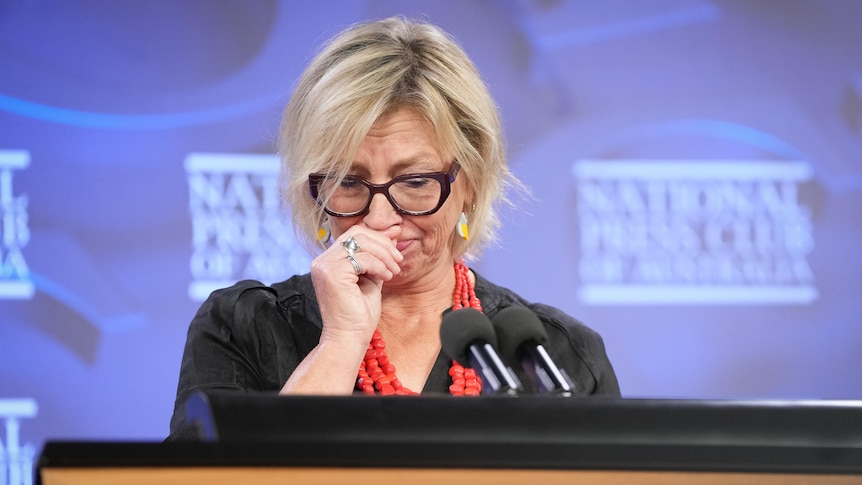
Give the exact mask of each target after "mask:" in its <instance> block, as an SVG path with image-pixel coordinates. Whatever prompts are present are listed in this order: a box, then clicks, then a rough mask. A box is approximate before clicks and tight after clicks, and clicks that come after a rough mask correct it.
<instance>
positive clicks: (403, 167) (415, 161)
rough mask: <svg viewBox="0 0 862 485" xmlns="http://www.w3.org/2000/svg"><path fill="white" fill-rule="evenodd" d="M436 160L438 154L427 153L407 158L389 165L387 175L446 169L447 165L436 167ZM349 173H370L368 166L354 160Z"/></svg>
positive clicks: (358, 174) (355, 174)
mask: <svg viewBox="0 0 862 485" xmlns="http://www.w3.org/2000/svg"><path fill="white" fill-rule="evenodd" d="M436 160H437V157H436V156H434V157H432V156H426V155H418V156H415V157H412V158H407V159H404V160H401V161H398V162H395V163H394V164H392V165H391V166H389V167H388V168H387V170H388V173H387V175H388V176H390V177H397V176H399V175H404V174H410V173H430V172H442V171H445V170H446V166H445V165H444V166H443V167H439V168H434V167H435V166H436V165H438V163H439V162H437V161H436ZM347 173H348V174H349V175H354V176H358V177H367V176H368V175H369V171H368V168H367V167H366V166H364V165H357V164H356V162H354V163H353V164H352V165H351V166H350V169H349V170H348V171H347Z"/></svg>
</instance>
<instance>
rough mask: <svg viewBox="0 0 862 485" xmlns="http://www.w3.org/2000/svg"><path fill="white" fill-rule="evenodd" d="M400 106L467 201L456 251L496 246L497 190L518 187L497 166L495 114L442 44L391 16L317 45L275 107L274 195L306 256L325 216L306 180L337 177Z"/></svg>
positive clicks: (422, 26) (460, 59)
mask: <svg viewBox="0 0 862 485" xmlns="http://www.w3.org/2000/svg"><path fill="white" fill-rule="evenodd" d="M402 107H407V108H411V109H413V110H415V111H416V112H417V113H419V114H420V115H421V116H423V117H424V118H425V119H426V121H427V122H428V123H429V125H430V126H431V127H432V129H433V130H434V132H435V134H436V136H437V139H438V140H439V142H440V143H441V146H442V148H443V149H444V150H445V151H447V152H448V153H450V154H452V155H453V156H454V158H455V159H457V160H458V162H459V163H460V165H461V173H460V174H459V175H458V180H459V181H462V180H463V181H465V182H466V184H467V193H468V194H473V199H472V200H468V201H467V203H468V204H471V205H470V207H466V208H465V211H466V212H467V213H468V216H469V218H470V240H469V241H467V242H466V243H464V245H463V246H459V252H461V251H463V252H461V254H462V255H464V256H466V257H474V256H476V255H477V254H478V253H479V252H480V251H481V249H482V248H483V247H485V246H486V245H487V244H489V243H491V242H493V241H495V240H496V231H497V229H498V227H499V225H500V221H499V218H498V215H497V207H496V206H497V205H498V203H499V202H501V201H505V200H506V199H505V195H504V191H505V188H506V187H507V186H510V185H512V186H519V184H518V182H517V181H516V180H515V179H514V177H513V176H512V174H511V172H510V171H509V169H508V167H507V166H506V157H505V150H504V146H503V136H502V131H501V127H500V117H499V113H498V110H497V107H496V105H495V104H494V101H493V99H492V98H491V95H490V93H489V92H488V88H487V87H486V86H485V84H484V82H483V81H482V79H481V77H480V75H479V72H478V70H477V69H476V67H475V66H474V65H473V63H472V61H470V59H469V58H468V57H467V54H466V53H465V52H464V51H463V49H462V48H461V47H460V46H459V45H458V44H457V43H456V42H455V41H454V40H453V39H452V38H451V37H449V36H448V35H447V34H446V33H445V32H444V31H443V30H441V29H440V28H438V27H436V26H434V25H430V24H427V23H422V22H414V21H410V20H407V19H404V18H400V17H395V18H388V19H384V20H379V21H375V22H368V23H362V24H357V25H354V26H352V27H350V28H348V29H346V30H345V31H343V32H341V33H340V34H338V35H337V36H335V37H334V38H333V39H332V40H331V41H330V42H329V43H328V44H326V45H324V46H323V48H322V50H321V51H320V52H319V53H318V54H317V56H315V58H314V59H313V60H312V61H311V63H310V64H309V65H308V67H307V68H306V70H305V72H304V73H303V74H302V76H301V77H300V79H299V82H298V84H297V86H296V89H295V90H294V92H293V95H292V96H291V98H290V101H289V102H288V104H287V107H286V108H285V111H284V116H283V118H282V124H281V129H280V140H279V154H280V157H281V175H280V180H279V193H280V195H281V197H282V201H283V202H284V203H286V204H287V205H289V207H290V210H291V214H292V218H293V224H294V228H295V229H296V231H297V234H298V235H299V236H300V238H301V239H302V241H303V242H304V243H305V245H306V247H307V248H309V250H310V251H311V252H315V251H318V250H320V249H321V248H322V246H323V243H321V242H320V241H317V238H316V236H317V231H318V229H319V228H320V226H321V223H322V222H323V220H324V218H325V217H326V214H325V213H324V212H323V209H322V207H320V205H319V204H317V203H316V202H315V201H314V200H313V199H312V198H311V196H310V194H309V190H308V174H310V173H313V172H326V173H331V174H336V175H337V176H344V175H345V174H346V173H347V171H348V169H349V168H350V164H351V163H352V160H353V157H354V155H355V153H356V151H357V149H358V147H359V145H360V143H361V142H362V140H363V138H364V137H365V135H366V134H367V133H368V131H369V130H370V129H371V127H372V125H373V124H374V123H375V122H376V121H377V120H378V119H379V118H380V117H381V116H382V115H384V114H386V113H388V112H391V111H393V110H395V109H398V108H402ZM456 239H457V238H456ZM453 244H459V242H458V241H455V242H453ZM453 249H455V248H453Z"/></svg>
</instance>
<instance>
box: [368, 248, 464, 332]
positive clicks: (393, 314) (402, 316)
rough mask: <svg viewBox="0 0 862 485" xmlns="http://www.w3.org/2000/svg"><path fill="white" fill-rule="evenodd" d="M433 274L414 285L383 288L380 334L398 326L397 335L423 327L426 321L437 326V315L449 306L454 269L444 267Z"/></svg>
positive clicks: (438, 320) (453, 287)
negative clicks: (443, 269) (418, 326)
mask: <svg viewBox="0 0 862 485" xmlns="http://www.w3.org/2000/svg"><path fill="white" fill-rule="evenodd" d="M436 273H437V274H436V275H433V277H432V275H431V274H429V275H428V277H427V278H424V280H423V281H422V283H420V284H417V285H400V286H396V287H388V285H383V295H382V296H383V300H382V302H381V306H382V307H381V318H380V327H381V331H382V332H383V333H384V334H388V333H390V332H387V330H388V329H389V328H390V327H393V326H394V327H398V331H399V332H400V331H405V330H406V331H409V327H415V326H417V325H422V326H424V325H425V324H426V323H427V322H429V321H430V322H432V323H436V324H437V325H438V326H439V323H440V315H441V314H442V313H443V311H445V310H446V309H447V308H449V307H451V306H452V292H453V291H454V289H455V270H454V268H453V266H452V265H447V268H446V270H445V271H439V272H436ZM405 327H407V328H405Z"/></svg>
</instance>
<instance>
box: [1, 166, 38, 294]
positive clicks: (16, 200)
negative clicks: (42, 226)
mask: <svg viewBox="0 0 862 485" xmlns="http://www.w3.org/2000/svg"><path fill="white" fill-rule="evenodd" d="M29 165H30V154H29V152H27V151H23V150H0V300H2V299H30V298H32V297H33V294H34V292H35V287H34V285H33V281H32V280H31V278H30V270H29V268H28V267H27V262H26V261H25V260H24V253H23V249H24V247H25V246H27V243H28V242H29V241H30V228H29V223H28V220H29V218H28V216H27V197H26V196H24V195H15V190H14V188H13V185H12V181H13V175H14V174H15V172H16V171H20V170H24V169H26V168H27V166H29Z"/></svg>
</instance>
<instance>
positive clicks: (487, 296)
mask: <svg viewBox="0 0 862 485" xmlns="http://www.w3.org/2000/svg"><path fill="white" fill-rule="evenodd" d="M476 296H477V297H478V298H479V300H480V301H481V302H482V309H483V312H484V313H485V314H486V315H487V316H488V317H489V318H493V317H494V315H495V314H496V313H497V312H498V311H500V310H501V309H503V308H506V307H508V306H512V305H520V306H525V307H527V308H529V309H530V310H532V311H533V312H535V313H536V315H538V317H539V319H540V320H541V321H542V323H543V324H544V326H545V331H546V332H547V333H548V340H549V344H548V346H547V350H548V353H549V354H550V356H551V357H552V358H553V360H554V362H556V364H557V365H558V366H559V367H560V368H562V369H564V370H565V371H566V373H568V375H569V376H570V377H571V378H572V381H574V384H575V387H576V392H577V393H578V394H584V395H588V394H603V395H610V396H619V394H620V390H619V384H618V383H617V378H616V375H615V374H614V370H613V367H612V366H611V363H610V361H609V360H608V357H607V355H606V353H605V347H604V343H603V341H602V338H601V336H600V335H599V334H598V333H596V332H595V331H593V330H592V329H590V328H589V327H587V326H586V325H584V324H583V323H581V322H579V321H578V320H576V319H574V318H572V317H570V316H569V315H567V314H565V313H564V312H562V311H561V310H558V309H556V308H554V307H551V306H548V305H543V304H538V303H529V302H527V301H525V300H524V299H523V298H521V297H520V296H518V295H516V294H515V293H513V292H512V291H510V290H508V289H506V288H503V287H500V286H497V285H495V284H493V283H491V282H489V281H488V280H486V279H484V278H483V277H481V276H480V275H478V274H476ZM321 328H322V322H321V318H320V309H319V308H318V306H317V298H316V295H315V292H314V287H313V285H312V283H311V276H310V275H308V274H306V275H302V276H294V277H292V278H290V279H288V280H287V281H283V282H281V283H276V284H274V285H272V286H266V285H264V284H263V283H260V282H258V281H251V280H247V281H241V282H239V283H236V284H235V285H233V286H231V287H229V288H225V289H221V290H218V291H215V292H213V293H212V295H210V297H209V298H208V299H207V300H206V301H205V302H204V303H203V305H201V307H200V309H199V310H198V312H197V314H196V315H195V317H194V319H192V322H191V324H190V326H189V331H188V337H187V339H186V345H185V351H184V353H183V359H182V365H181V368H180V377H179V384H178V386H177V397H176V401H175V404H174V414H173V417H172V418H171V434H170V436H169V437H168V440H177V439H194V438H195V432H194V429H193V427H192V426H191V425H190V423H188V422H187V421H186V413H185V401H186V399H188V397H189V396H190V395H191V394H192V393H194V392H195V391H198V390H218V389H221V390H225V389H227V390H238V391H264V392H267V391H272V392H278V391H279V390H281V388H282V386H283V385H284V383H285V382H286V381H287V379H288V377H290V375H291V373H293V371H294V370H295V369H296V367H297V366H298V365H299V363H300V362H301V361H302V359H304V358H305V356H306V355H308V354H309V352H311V350H312V349H313V348H314V347H315V346H317V344H318V341H319V340H320V333H321ZM449 365H450V360H449V359H448V358H447V357H446V356H445V355H443V353H442V352H441V353H440V355H438V356H437V361H436V362H435V364H434V367H433V369H432V370H431V373H430V375H429V376H428V380H427V382H426V383H425V387H424V388H423V390H422V392H423V393H448V390H449V384H450V382H449V375H448V371H449ZM517 373H518V377H519V379H521V381H522V382H527V381H526V376H525V375H524V374H523V373H521V372H517Z"/></svg>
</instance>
